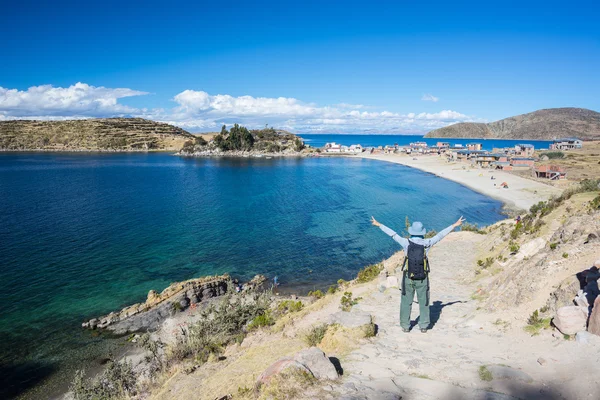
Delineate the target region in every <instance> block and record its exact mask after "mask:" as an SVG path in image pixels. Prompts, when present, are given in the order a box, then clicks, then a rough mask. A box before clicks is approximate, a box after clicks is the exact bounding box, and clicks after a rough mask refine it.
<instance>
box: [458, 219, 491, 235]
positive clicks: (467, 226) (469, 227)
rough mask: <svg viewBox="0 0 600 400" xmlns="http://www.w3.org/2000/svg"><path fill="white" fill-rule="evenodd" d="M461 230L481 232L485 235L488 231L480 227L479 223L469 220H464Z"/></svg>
mask: <svg viewBox="0 0 600 400" xmlns="http://www.w3.org/2000/svg"><path fill="white" fill-rule="evenodd" d="M460 230H461V231H466V232H476V233H479V234H480V235H485V234H486V233H487V232H486V231H484V230H482V229H479V227H478V226H477V224H469V223H468V222H464V223H463V224H462V225H461V227H460Z"/></svg>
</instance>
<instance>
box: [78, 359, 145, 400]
mask: <svg viewBox="0 0 600 400" xmlns="http://www.w3.org/2000/svg"><path fill="white" fill-rule="evenodd" d="M136 381H137V377H136V374H135V372H134V371H133V366H132V364H131V363H127V362H118V361H115V360H110V361H109V362H108V364H107V365H106V368H105V369H104V371H103V372H102V373H101V374H100V375H99V376H97V377H95V378H85V377H84V372H83V371H77V372H76V373H75V378H74V379H73V382H72V383H71V386H70V388H69V390H70V391H71V392H72V393H73V398H74V399H75V400H99V399H107V400H112V399H123V398H126V397H130V396H134V395H136V393H137V386H136Z"/></svg>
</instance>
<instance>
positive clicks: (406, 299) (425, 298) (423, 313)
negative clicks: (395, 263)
mask: <svg viewBox="0 0 600 400" xmlns="http://www.w3.org/2000/svg"><path fill="white" fill-rule="evenodd" d="M404 287H405V293H404V294H402V296H401V297H400V326H401V327H402V328H404V329H410V311H411V308H412V303H413V299H414V297H415V292H417V299H418V300H419V313H420V315H419V327H420V328H421V329H427V328H429V323H430V320H429V278H425V279H423V280H422V281H420V280H413V279H410V278H408V277H407V278H405V282H404Z"/></svg>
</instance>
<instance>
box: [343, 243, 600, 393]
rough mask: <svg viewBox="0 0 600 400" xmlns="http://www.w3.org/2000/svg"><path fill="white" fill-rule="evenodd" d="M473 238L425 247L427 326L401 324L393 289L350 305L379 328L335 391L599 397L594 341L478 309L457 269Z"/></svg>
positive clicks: (464, 263)
mask: <svg viewBox="0 0 600 400" xmlns="http://www.w3.org/2000/svg"><path fill="white" fill-rule="evenodd" d="M480 240H482V236H481V235H476V234H473V233H469V232H460V233H454V234H451V235H449V236H448V237H447V238H446V239H444V240H443V241H442V242H440V243H439V244H438V245H437V246H436V247H434V248H433V249H432V251H431V252H430V257H429V258H430V260H431V264H432V274H431V280H432V282H431V303H432V313H431V317H432V323H433V328H432V329H431V330H430V331H429V332H428V333H426V334H423V333H421V332H420V331H419V329H418V326H417V328H416V329H413V330H412V331H411V332H410V333H408V334H407V333H403V332H402V330H401V328H400V327H399V324H398V312H399V301H400V293H399V290H397V289H393V288H392V289H387V290H386V291H385V292H384V293H379V292H373V293H372V294H371V295H369V296H366V297H365V298H364V300H363V301H361V302H360V303H359V304H358V305H357V306H355V307H354V308H355V309H356V310H358V311H364V312H368V313H370V314H371V315H372V316H373V318H374V320H375V323H376V324H377V325H378V328H379V332H378V335H377V337H376V338H375V339H374V340H373V341H372V342H371V343H369V344H366V345H363V346H362V347H361V348H360V349H358V350H356V351H354V352H352V353H351V354H350V355H349V356H348V357H347V360H345V362H343V367H344V378H343V380H342V382H341V384H340V385H339V387H338V390H339V393H340V395H339V398H343V399H398V398H399V397H398V396H401V398H402V399H403V400H411V399H415V400H417V399H419V400H420V399H513V398H520V399H591V398H598V393H600V382H599V381H598V380H597V379H596V378H595V377H594V374H595V371H597V365H598V361H600V349H598V347H593V346H590V345H583V344H580V343H577V342H575V341H567V340H565V339H563V338H562V337H560V338H557V337H553V336H552V334H551V333H550V331H544V332H543V333H542V335H539V336H535V337H532V336H530V335H529V334H527V333H526V332H524V331H523V330H522V321H521V320H519V321H515V319H514V318H511V315H510V314H506V313H505V315H503V316H502V317H503V318H504V320H506V321H502V322H496V321H498V316H496V315H489V314H486V313H484V312H483V311H480V310H478V302H477V301H475V300H472V299H471V295H472V293H473V292H474V291H475V286H473V285H472V284H468V283H463V282H462V280H461V278H460V277H461V276H468V275H469V274H471V275H472V268H471V267H470V266H472V265H474V263H475V257H476V254H477V243H478V241H480ZM417 315H418V304H413V315H412V320H413V321H414V320H415V319H416V317H417ZM511 319H512V321H511ZM511 325H514V326H511ZM538 360H539V361H538ZM542 364H543V365H542ZM482 366H486V368H488V370H491V371H492V372H493V375H494V379H493V380H491V381H485V380H482V379H481V378H480V376H479V370H480V368H481V367H482Z"/></svg>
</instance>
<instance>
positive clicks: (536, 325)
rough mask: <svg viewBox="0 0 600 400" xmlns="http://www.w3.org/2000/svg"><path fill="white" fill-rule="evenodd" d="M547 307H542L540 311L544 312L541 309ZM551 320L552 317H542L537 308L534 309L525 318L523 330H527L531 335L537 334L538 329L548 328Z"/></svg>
mask: <svg viewBox="0 0 600 400" xmlns="http://www.w3.org/2000/svg"><path fill="white" fill-rule="evenodd" d="M547 309H548V308H547V307H545V308H542V312H544V311H543V310H547ZM551 320H552V318H542V317H541V316H540V312H539V311H538V310H535V311H534V312H533V313H532V314H531V315H530V316H529V318H527V326H525V331H526V332H529V333H530V334H531V335H532V336H535V335H538V334H539V333H540V330H542V329H549V328H550V322H551Z"/></svg>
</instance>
